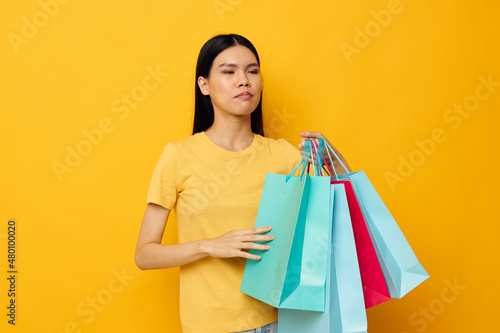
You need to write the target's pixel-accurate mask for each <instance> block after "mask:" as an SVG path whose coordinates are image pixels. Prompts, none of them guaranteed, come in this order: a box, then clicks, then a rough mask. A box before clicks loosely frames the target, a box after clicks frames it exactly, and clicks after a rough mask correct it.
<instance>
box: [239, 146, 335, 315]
mask: <svg viewBox="0 0 500 333" xmlns="http://www.w3.org/2000/svg"><path fill="white" fill-rule="evenodd" d="M304 151H306V149H304ZM307 158H308V156H306V157H305V158H304V159H303V161H302V162H301V163H300V164H299V165H298V166H297V167H296V168H295V169H294V170H292V172H291V173H290V174H289V175H280V174H273V173H268V174H267V175H266V180H265V183H264V188H263V191H262V196H261V199H260V204H259V209H258V213H257V217H256V221H255V227H263V226H268V225H271V226H272V227H273V229H272V234H273V235H274V236H275V238H274V240H273V241H272V242H271V243H270V246H271V248H270V249H269V250H267V251H261V250H254V249H251V250H250V253H253V254H257V255H259V256H261V259H260V260H247V262H246V265H245V271H244V274H243V279H242V283H241V288H240V290H241V291H242V292H244V293H245V294H247V295H250V296H252V297H254V298H256V299H258V300H261V301H262V302H265V303H267V304H270V305H272V306H274V307H277V308H289V309H303V310H311V311H324V310H325V295H326V288H325V281H326V275H327V260H326V252H327V247H326V244H321V243H318V241H317V235H320V234H328V233H329V229H330V228H331V216H330V203H329V202H330V178H329V177H319V176H309V175H308V174H307V173H306V171H305V170H306V166H307ZM297 168H299V169H300V168H302V174H301V175H300V176H292V174H293V172H294V171H295V170H296V169H297Z"/></svg>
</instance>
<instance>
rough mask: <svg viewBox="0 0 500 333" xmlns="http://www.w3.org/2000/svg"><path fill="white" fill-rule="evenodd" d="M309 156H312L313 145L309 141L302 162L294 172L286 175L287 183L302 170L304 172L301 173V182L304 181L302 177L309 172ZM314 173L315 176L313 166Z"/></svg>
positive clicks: (305, 145)
mask: <svg viewBox="0 0 500 333" xmlns="http://www.w3.org/2000/svg"><path fill="white" fill-rule="evenodd" d="M309 156H312V145H311V142H310V141H309V140H308V141H306V142H305V143H304V148H303V149H302V161H300V163H299V164H297V166H296V167H295V168H293V170H292V171H290V172H289V173H288V175H286V181H287V182H288V181H289V180H290V178H292V176H293V174H294V173H295V172H296V171H297V170H299V169H301V168H302V171H301V172H300V180H301V181H302V177H303V176H304V174H305V173H306V172H309V162H308V161H309ZM313 173H314V175H316V174H315V170H314V166H313Z"/></svg>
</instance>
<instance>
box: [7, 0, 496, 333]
mask: <svg viewBox="0 0 500 333" xmlns="http://www.w3.org/2000/svg"><path fill="white" fill-rule="evenodd" d="M61 2H65V3H59V2H57V4H59V5H58V7H55V6H54V3H55V2H54V1H52V0H41V1H40V2H39V1H35V0H31V1H16V2H3V3H2V5H1V7H2V8H1V9H0V22H1V23H0V25H1V28H0V35H1V36H2V39H1V42H0V48H1V62H0V70H1V72H0V73H1V82H2V83H1V84H2V86H1V100H0V109H1V115H2V117H1V122H0V133H1V138H2V139H1V143H0V147H1V148H0V154H1V155H0V156H1V170H2V171H1V176H0V177H1V178H0V184H1V186H0V208H1V209H0V221H1V223H2V226H1V229H0V237H1V239H0V240H1V242H2V245H1V247H0V248H1V251H0V252H1V254H0V258H2V259H1V260H0V263H1V265H0V267H1V269H2V274H4V273H5V272H6V271H7V250H6V249H7V246H6V233H7V222H8V220H9V219H16V221H17V224H18V229H17V241H18V253H17V254H18V257H17V262H16V263H17V267H16V268H17V269H18V272H19V273H18V275H17V283H18V285H17V291H18V297H17V299H16V301H17V319H16V320H17V321H16V326H15V327H12V326H11V325H8V324H7V319H8V318H7V316H6V313H7V309H6V306H7V305H8V303H7V302H8V301H9V299H8V297H7V289H8V284H7V280H6V279H5V278H2V282H1V283H0V294H1V295H2V297H1V298H0V302H1V307H0V308H1V309H2V311H1V317H0V318H2V320H1V324H0V325H1V326H0V327H2V328H1V330H2V331H7V332H48V333H60V332H174V333H175V332H180V324H179V319H178V299H177V294H178V281H177V279H178V270H177V269H168V270H158V271H146V272H143V271H140V270H139V269H137V268H136V266H135V264H134V248H135V242H136V239H137V236H138V232H139V227H140V222H141V219H142V215H143V212H144V209H145V200H146V191H147V188H148V185H149V181H150V177H151V174H152V171H153V168H154V166H155V163H156V161H157V159H158V157H159V155H160V153H161V151H162V148H163V146H164V145H165V144H166V143H167V142H169V141H173V140H179V139H182V138H183V137H185V136H188V135H189V134H190V130H191V124H192V117H193V114H192V109H193V85H194V67H195V63H196V57H197V54H198V51H199V49H200V47H201V46H202V44H203V43H204V42H205V41H206V40H208V39H209V38H210V37H212V36H213V35H215V34H217V33H228V32H234V33H239V34H242V35H244V36H246V37H247V38H249V39H250V40H251V41H252V42H253V43H254V44H255V46H256V47H257V50H258V51H259V53H260V56H261V61H262V70H263V73H264V79H265V91H264V101H263V103H264V104H263V105H264V112H265V121H267V125H266V124H265V127H266V128H267V131H268V134H270V136H272V137H275V138H278V137H284V138H286V139H287V140H289V141H290V142H291V143H293V144H297V143H298V142H299V137H298V135H297V133H298V132H300V131H304V130H316V131H321V132H323V133H325V135H326V136H327V137H328V138H329V139H330V141H332V142H333V143H334V145H335V146H336V147H337V148H338V149H339V150H341V151H342V153H343V154H344V155H345V157H346V158H347V160H348V161H349V163H350V164H351V166H352V167H353V169H357V170H358V169H362V170H364V171H365V172H366V173H367V175H368V177H369V178H370V180H371V181H372V183H373V184H374V186H375V188H376V189H377V191H378V192H379V194H380V195H381V197H382V198H383V199H384V201H385V202H386V204H387V206H388V207H389V209H390V211H391V212H392V214H393V215H394V217H395V218H396V220H397V221H398V223H399V225H400V227H401V229H402V230H403V232H404V234H405V235H406V237H407V239H408V241H409V242H410V244H411V245H412V248H413V250H414V251H415V253H416V254H417V257H418V258H419V260H420V261H421V263H422V264H423V265H424V267H425V268H426V269H427V270H428V272H429V274H430V275H431V278H430V279H429V280H427V281H425V282H424V283H423V284H422V285H421V286H419V287H418V288H417V289H416V290H414V291H412V292H411V293H409V294H408V295H407V296H405V297H404V298H403V299H401V300H391V301H390V302H388V303H385V304H382V305H379V306H377V307H375V308H372V309H369V310H368V323H369V324H368V325H369V326H368V327H369V332H371V333H376V332H379V333H414V332H429V333H431V332H433V333H442V332H484V331H494V330H498V328H497V327H498V325H499V324H498V322H497V321H496V319H495V318H496V317H497V311H496V310H497V309H498V299H499V296H500V293H499V287H498V282H499V279H498V273H499V269H498V265H499V264H500V262H499V260H498V253H499V251H498V246H497V244H498V238H499V235H498V232H499V230H500V228H499V226H498V214H496V213H495V211H496V208H498V204H497V200H496V199H497V198H498V194H497V193H498V190H497V188H498V185H499V182H498V171H497V170H498V167H499V164H498V158H497V154H498V148H497V144H498V136H497V133H498V127H499V125H500V124H499V121H498V120H499V116H498V111H499V106H500V87H498V86H497V87H494V88H492V90H493V91H488V90H487V88H486V87H485V86H482V87H480V88H477V87H478V85H480V84H481V81H480V80H479V77H482V78H484V79H488V77H491V80H492V81H494V82H500V68H499V62H498V59H500V52H499V46H498V34H499V32H500V24H499V22H500V19H499V17H498V16H499V15H498V13H500V5H499V4H498V3H497V2H496V1H492V0H476V1H464V0H442V1H430V0H413V1H410V0H401V1H400V2H397V1H386V0H384V1H381V0H370V1H356V2H353V1H263V0H259V1H250V0H220V1H212V0H208V1H180V0H178V1H165V0H164V1H145V2H140V1H130V0H122V1H105V2H102V1H93V0H90V1H62V0H61ZM50 4H51V5H50ZM49 5H50V6H49ZM42 7H46V9H45V10H44V9H43V8H42ZM47 8H48V9H47ZM388 9H391V10H393V12H394V13H392V14H391V17H390V21H388V19H387V17H385V19H386V21H383V23H384V24H383V25H382V24H381V23H377V21H376V20H375V16H377V14H375V16H374V14H373V12H372V11H374V12H375V13H379V14H380V13H381V12H380V11H381V10H388ZM46 12H50V14H51V15H49V14H47V13H46ZM396 12H397V13H396ZM44 13H45V14H44ZM382 13H384V12H382ZM389 13H390V12H389ZM380 15H381V14H380ZM380 15H379V19H380ZM382 17H383V16H382ZM34 23H36V24H37V25H38V27H37V25H34V29H33V27H31V30H30V28H29V25H30V24H34ZM377 27H378V28H377ZM365 29H368V31H369V34H370V35H371V37H370V36H368V35H367V36H368V37H365V38H364V39H363V38H362V37H360V35H359V34H360V33H359V30H361V31H365V33H366V30H365ZM369 29H372V30H369ZM23 34H24V35H23ZM26 36H27V37H26ZM356 36H357V37H356ZM23 38H24V39H23ZM367 38H368V39H369V41H367ZM346 45H350V50H351V51H352V50H353V48H354V47H356V48H357V51H356V52H355V53H352V54H350V55H347V54H345V53H344V52H343V51H342V46H343V47H344V48H345V47H347V46H346ZM352 52H354V51H352ZM148 70H149V71H154V70H157V71H160V72H161V73H162V74H161V75H162V76H159V77H157V81H154V80H151V77H148V76H147V75H148V73H149V72H148ZM165 73H168V75H167V74H165ZM144 80H146V84H147V87H149V88H148V89H145V88H144V87H145V86H144V83H143V81H144ZM148 80H149V81H148ZM155 82H156V84H155ZM476 88H477V89H479V92H480V93H481V94H482V95H481V96H483V97H484V98H483V99H481V100H480V101H479V105H475V106H474V111H471V112H470V113H469V112H467V113H465V115H466V116H460V118H456V117H457V114H454V115H453V116H454V117H455V118H454V119H455V120H453V122H450V120H448V121H447V120H446V119H445V118H446V117H447V115H448V116H451V114H450V113H449V112H450V111H447V110H448V109H450V108H453V105H454V104H462V103H464V101H467V102H468V103H474V96H475V93H476ZM490 88H491V87H490ZM131 93H134V94H135V95H134V96H136V101H137V100H139V99H140V101H139V102H137V104H132V103H133V101H132V102H131V104H130V105H134V107H133V108H132V107H125V105H126V104H124V102H123V101H122V100H121V98H122V94H128V95H130V94H131ZM141 93H142V95H141ZM487 93H489V94H487ZM486 95H487V97H485V96H486ZM471 96H472V97H471ZM476 100H477V99H476ZM113 103H115V104H114V106H115V108H113V106H112V104H113ZM117 106H121V107H122V108H121V109H120V110H121V111H120V112H118V113H117V112H114V111H116V107H117ZM469 106H470V105H469ZM127 108H128V109H127ZM127 111H129V112H128V113H126V112H127ZM451 112H453V111H451ZM106 119H107V120H106ZM458 121H460V123H458ZM102 122H104V123H106V122H108V123H107V124H104V125H102V126H103V128H104V130H107V133H102V138H101V139H99V135H98V134H95V133H96V131H95V129H96V128H99V126H100V123H101V124H102ZM435 129H438V131H439V129H441V134H440V135H441V137H440V138H441V139H443V138H445V139H444V140H441V142H437V143H435V147H434V148H433V147H432V144H430V143H429V140H431V138H432V132H433V131H434V130H435ZM83 131H87V132H89V133H94V134H95V135H96V136H95V137H94V141H95V143H96V144H93V145H91V146H88V143H87V144H86V143H85V141H86V140H87V139H86V137H85V135H84V134H83ZM100 131H101V132H102V130H100ZM416 140H417V141H419V142H427V144H428V146H426V147H427V154H424V152H420V153H419V151H421V150H422V149H421V148H419V146H418V145H417V143H416V142H415V141H416ZM426 140H427V141H426ZM87 142H88V140H87ZM68 146H69V147H70V149H77V147H80V150H81V151H84V152H85V153H86V154H87V156H83V157H82V158H81V161H78V160H73V165H74V167H68V169H66V170H65V172H63V173H62V175H61V174H60V178H58V176H57V174H56V172H55V171H54V167H53V165H54V162H57V163H60V164H61V165H62V164H66V165H67V163H66V162H65V160H66V157H67V154H68V150H67V149H68ZM84 149H87V150H86V151H85V150H84ZM409 159H412V161H413V163H414V165H413V166H412V167H410V169H408V165H406V167H407V169H404V167H402V166H401V165H403V164H404V162H402V161H403V160H404V161H408V160H409ZM398 168H399V169H400V171H398ZM412 168H413V169H412ZM69 169H71V172H69ZM388 175H389V176H388ZM395 175H398V177H400V178H396V179H397V181H395V182H392V183H391V181H388V178H387V177H393V176H395ZM391 179H392V180H393V181H394V178H391ZM175 235H176V227H175V222H174V220H173V219H172V220H171V221H169V224H168V226H167V233H166V236H165V237H164V242H166V243H172V242H175V241H176V236H175ZM5 275H7V274H6V273H5ZM117 275H121V276H122V278H121V280H120V279H117V278H116V276H117ZM2 276H3V275H2ZM454 283H456V284H458V285H459V286H461V287H460V288H461V289H456V290H452V289H450V287H449V284H454ZM96 300H97V301H96ZM92 302H97V303H95V305H92V304H93V303H92ZM93 306H95V307H93ZM426 311H427V315H424V313H425V312H426ZM5 329H7V330H5ZM282 333H285V332H282Z"/></svg>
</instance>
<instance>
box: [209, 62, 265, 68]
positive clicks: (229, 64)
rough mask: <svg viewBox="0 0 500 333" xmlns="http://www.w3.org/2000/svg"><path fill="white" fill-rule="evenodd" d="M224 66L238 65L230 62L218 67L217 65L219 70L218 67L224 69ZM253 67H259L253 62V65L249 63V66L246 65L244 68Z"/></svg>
mask: <svg viewBox="0 0 500 333" xmlns="http://www.w3.org/2000/svg"><path fill="white" fill-rule="evenodd" d="M224 66H226V67H238V65H236V64H234V63H231V62H226V63H223V64H220V65H219V68H220V67H224ZM254 66H257V67H259V64H258V63H255V62H253V63H251V64H248V65H247V66H246V68H248V67H254Z"/></svg>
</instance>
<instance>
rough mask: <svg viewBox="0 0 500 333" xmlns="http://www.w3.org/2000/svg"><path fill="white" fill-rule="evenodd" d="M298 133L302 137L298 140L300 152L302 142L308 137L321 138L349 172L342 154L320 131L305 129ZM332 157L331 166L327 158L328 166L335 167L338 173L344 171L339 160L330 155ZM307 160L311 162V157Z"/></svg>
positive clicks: (302, 147) (302, 146) (302, 145)
mask: <svg viewBox="0 0 500 333" xmlns="http://www.w3.org/2000/svg"><path fill="white" fill-rule="evenodd" d="M299 135H300V136H301V137H302V139H301V140H300V143H299V149H300V151H301V152H302V150H303V149H304V144H305V142H306V141H307V140H308V139H318V138H322V139H323V140H325V141H326V142H327V143H328V144H329V145H330V147H332V149H333V150H334V151H335V153H336V154H337V156H338V157H339V158H340V160H341V161H342V163H343V164H344V165H345V166H346V168H347V169H348V171H349V172H351V169H350V167H349V165H348V164H347V161H346V160H345V159H344V157H343V156H342V154H341V153H340V152H339V151H338V150H337V149H336V148H335V147H334V146H333V145H332V144H331V143H330V141H328V139H327V138H326V137H325V136H324V135H323V134H321V133H320V132H312V131H306V132H302V133H299ZM332 158H334V159H335V160H334V161H333V166H332V165H331V163H330V161H329V159H327V163H328V164H329V165H330V167H335V170H336V171H337V173H338V174H344V173H346V171H345V170H344V168H343V167H342V166H341V164H340V162H339V161H338V160H337V159H336V158H335V157H334V156H332ZM309 162H311V159H309Z"/></svg>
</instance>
